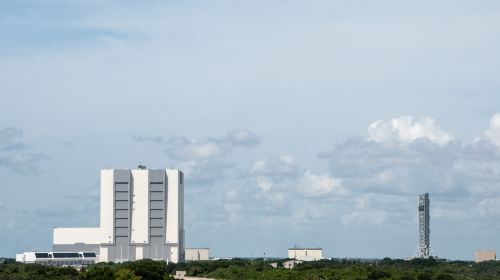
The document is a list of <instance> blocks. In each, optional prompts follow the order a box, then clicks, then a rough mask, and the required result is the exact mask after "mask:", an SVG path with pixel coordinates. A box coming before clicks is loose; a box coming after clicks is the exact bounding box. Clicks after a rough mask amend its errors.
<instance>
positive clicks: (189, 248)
mask: <svg viewBox="0 0 500 280" xmlns="http://www.w3.org/2000/svg"><path fill="white" fill-rule="evenodd" d="M201 249H204V250H209V249H210V248H184V250H201Z"/></svg>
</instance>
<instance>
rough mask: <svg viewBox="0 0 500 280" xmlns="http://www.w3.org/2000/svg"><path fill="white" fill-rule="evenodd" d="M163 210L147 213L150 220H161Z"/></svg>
mask: <svg viewBox="0 0 500 280" xmlns="http://www.w3.org/2000/svg"><path fill="white" fill-rule="evenodd" d="M163 213H164V212H163V210H151V211H150V213H149V217H150V218H163Z"/></svg>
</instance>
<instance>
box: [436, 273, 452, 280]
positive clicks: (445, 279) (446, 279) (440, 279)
mask: <svg viewBox="0 0 500 280" xmlns="http://www.w3.org/2000/svg"><path fill="white" fill-rule="evenodd" d="M436 280H455V277H453V276H451V275H450V274H448V273H441V274H439V275H438V276H437V277H436Z"/></svg>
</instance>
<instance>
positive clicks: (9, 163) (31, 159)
mask: <svg viewBox="0 0 500 280" xmlns="http://www.w3.org/2000/svg"><path fill="white" fill-rule="evenodd" d="M22 137H23V131H22V129H19V128H15V127H6V128H4V129H1V130H0V166H4V167H6V168H8V169H10V170H12V171H15V172H17V173H36V172H38V168H39V166H38V164H39V162H40V161H43V160H46V159H48V157H47V156H46V155H44V154H42V153H35V152H31V151H27V150H28V149H29V145H26V144H25V143H23V142H18V141H19V140H21V138H22Z"/></svg>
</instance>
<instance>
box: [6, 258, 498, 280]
mask: <svg viewBox="0 0 500 280" xmlns="http://www.w3.org/2000/svg"><path fill="white" fill-rule="evenodd" d="M285 261H287V260H263V259H255V260H247V259H233V260H217V261H197V262H187V263H180V264H168V265H167V264H165V263H164V262H161V261H152V260H141V261H136V262H128V263H122V264H113V263H99V264H96V265H93V266H90V267H87V268H84V269H82V270H81V271H77V270H76V269H74V268H69V267H49V266H42V265H37V264H20V263H16V262H13V261H9V262H5V263H3V264H0V280H7V279H8V280H25V279H26V280H27V279H30V280H31V279H34V280H45V279H63V280H64V279H68V280H69V279H75V280H94V279H95V280H165V279H173V278H172V277H171V276H170V275H171V274H173V273H175V271H176V270H185V271H187V274H188V275H190V276H200V277H211V278H218V279H282V280H288V279H291V280H293V279H311V280H320V279H322V280H327V279H332V280H337V279H346V280H383V279H394V280H454V279H455V280H465V279H467V280H469V279H476V280H482V279H485V280H486V279H488V280H490V279H491V280H493V279H500V262H495V261H492V262H483V263H479V264H476V263H472V262H459V261H456V262H447V261H441V260H434V259H429V260H419V259H415V260H411V261H404V260H391V259H383V260H378V261H355V260H348V261H346V260H323V261H316V262H305V263H302V264H299V265H298V266H296V267H295V268H294V269H285V268H283V267H282V265H283V262H285ZM273 262H276V263H277V264H278V268H273V267H272V266H271V265H270V264H271V263H273Z"/></svg>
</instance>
